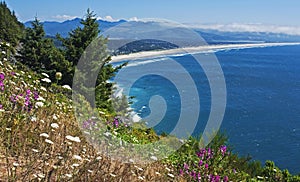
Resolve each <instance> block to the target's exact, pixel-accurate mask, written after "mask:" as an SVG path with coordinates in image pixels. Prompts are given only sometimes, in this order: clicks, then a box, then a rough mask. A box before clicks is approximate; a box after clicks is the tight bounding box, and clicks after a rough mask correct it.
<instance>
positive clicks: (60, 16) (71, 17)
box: [52, 15, 78, 21]
mask: <svg viewBox="0 0 300 182" xmlns="http://www.w3.org/2000/svg"><path fill="white" fill-rule="evenodd" d="M52 18H54V19H55V20H57V21H65V20H72V19H74V18H78V16H71V15H56V16H53V17H52Z"/></svg>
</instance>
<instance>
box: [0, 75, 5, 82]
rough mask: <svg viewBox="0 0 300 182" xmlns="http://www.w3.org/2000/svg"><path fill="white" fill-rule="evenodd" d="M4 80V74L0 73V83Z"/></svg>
mask: <svg viewBox="0 0 300 182" xmlns="http://www.w3.org/2000/svg"><path fill="white" fill-rule="evenodd" d="M4 79H5V75H4V73H0V81H3V80H4Z"/></svg>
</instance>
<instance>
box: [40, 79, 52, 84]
mask: <svg viewBox="0 0 300 182" xmlns="http://www.w3.org/2000/svg"><path fill="white" fill-rule="evenodd" d="M41 81H43V82H46V83H51V80H50V79H49V78H43V79H41Z"/></svg>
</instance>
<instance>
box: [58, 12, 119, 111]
mask: <svg viewBox="0 0 300 182" xmlns="http://www.w3.org/2000/svg"><path fill="white" fill-rule="evenodd" d="M80 23H81V24H82V27H78V28H76V29H75V30H73V31H72V32H70V33H69V36H68V37H67V38H62V37H61V36H60V35H57V38H58V39H59V40H60V41H61V42H62V44H63V47H64V48H63V51H64V55H65V58H66V59H67V60H68V61H69V62H70V63H72V65H73V71H75V67H76V68H77V70H76V71H77V72H76V78H74V80H73V75H69V76H68V79H67V80H66V81H67V82H68V84H70V85H71V84H72V82H73V81H74V82H73V83H75V86H76V88H75V89H76V90H77V91H78V92H80V93H81V94H82V95H84V96H86V99H87V100H88V101H89V102H90V103H91V105H92V106H96V107H97V108H101V109H105V110H108V111H110V112H112V111H113V110H114V109H113V107H112V103H111V101H110V97H111V94H112V91H113V83H110V82H108V80H110V79H111V78H112V77H113V76H115V73H116V72H117V71H118V70H119V69H121V67H123V66H124V65H125V64H124V65H121V66H118V67H116V68H114V67H113V66H112V65H111V64H109V62H110V60H111V57H110V55H109V53H108V52H107V47H106V44H107V38H105V37H103V36H99V33H100V31H99V24H98V22H97V20H96V15H95V14H93V12H91V11H90V10H89V9H88V10H87V14H86V16H85V18H84V19H83V20H82V21H81V22H80ZM87 47H89V53H88V55H86V54H84V51H85V50H86V48H87ZM81 57H82V59H81V60H89V62H88V63H86V64H85V63H81V65H80V66H77V64H78V62H79V60H80V58H81ZM78 69H79V70H78ZM99 71H100V72H99ZM73 73H74V72H73ZM91 78H96V84H95V83H93V82H92V80H90V79H91ZM93 93H95V100H96V102H95V103H94V102H93V98H92V97H93Z"/></svg>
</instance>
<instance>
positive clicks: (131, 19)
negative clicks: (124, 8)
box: [128, 17, 139, 21]
mask: <svg viewBox="0 0 300 182" xmlns="http://www.w3.org/2000/svg"><path fill="white" fill-rule="evenodd" d="M128 21H139V19H138V17H132V18H129V19H128Z"/></svg>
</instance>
